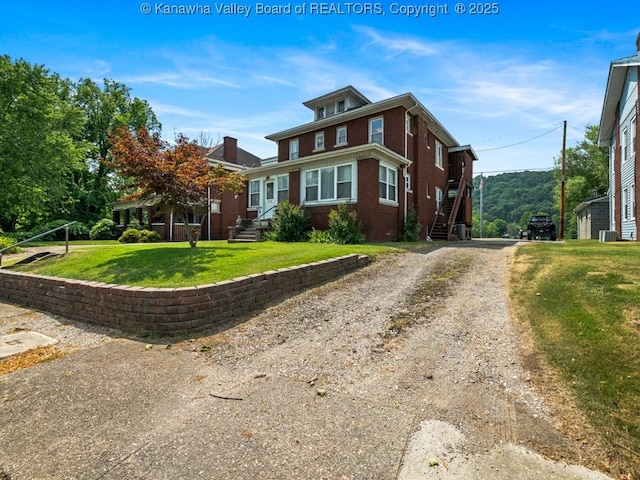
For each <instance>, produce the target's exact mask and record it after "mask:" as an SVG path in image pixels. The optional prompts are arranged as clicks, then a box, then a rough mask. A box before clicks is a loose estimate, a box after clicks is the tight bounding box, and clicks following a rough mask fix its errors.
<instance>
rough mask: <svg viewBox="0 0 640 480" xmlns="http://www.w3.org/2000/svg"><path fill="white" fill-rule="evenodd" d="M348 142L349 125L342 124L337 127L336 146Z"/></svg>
mask: <svg viewBox="0 0 640 480" xmlns="http://www.w3.org/2000/svg"><path fill="white" fill-rule="evenodd" d="M346 144H347V127H346V125H345V126H342V127H338V128H336V146H338V145H346Z"/></svg>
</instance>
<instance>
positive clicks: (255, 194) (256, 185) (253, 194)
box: [249, 180, 260, 207]
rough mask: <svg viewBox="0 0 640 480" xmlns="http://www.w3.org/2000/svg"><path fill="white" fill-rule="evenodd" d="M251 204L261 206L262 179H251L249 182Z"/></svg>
mask: <svg viewBox="0 0 640 480" xmlns="http://www.w3.org/2000/svg"><path fill="white" fill-rule="evenodd" d="M249 206H250V207H259V206H260V180H251V181H250V182H249Z"/></svg>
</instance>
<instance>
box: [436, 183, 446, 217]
mask: <svg viewBox="0 0 640 480" xmlns="http://www.w3.org/2000/svg"><path fill="white" fill-rule="evenodd" d="M443 198H444V192H443V190H442V189H441V188H440V187H436V212H437V211H439V210H440V207H441V206H442V199H443Z"/></svg>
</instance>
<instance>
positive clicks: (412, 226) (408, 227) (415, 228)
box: [400, 208, 422, 242]
mask: <svg viewBox="0 0 640 480" xmlns="http://www.w3.org/2000/svg"><path fill="white" fill-rule="evenodd" d="M421 230H422V225H420V222H419V221H418V212H417V210H416V209H415V208H412V209H410V210H409V211H408V212H407V219H406V220H405V222H404V225H403V226H402V234H401V235H400V241H401V242H418V241H420V231H421Z"/></svg>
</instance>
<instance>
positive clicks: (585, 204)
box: [573, 196, 609, 213]
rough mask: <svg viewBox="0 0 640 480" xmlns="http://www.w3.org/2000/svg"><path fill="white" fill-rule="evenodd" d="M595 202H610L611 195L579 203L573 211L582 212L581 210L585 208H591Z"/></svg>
mask: <svg viewBox="0 0 640 480" xmlns="http://www.w3.org/2000/svg"><path fill="white" fill-rule="evenodd" d="M594 203H609V197H608V196H606V197H598V198H592V199H591V200H585V201H584V202H582V203H581V204H580V205H578V206H577V207H576V208H574V209H573V211H574V213H580V212H581V211H583V210H585V209H586V208H589V207H590V206H591V205H593V204H594Z"/></svg>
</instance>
